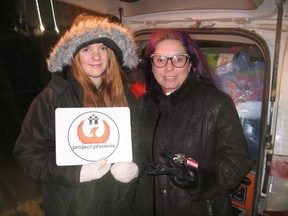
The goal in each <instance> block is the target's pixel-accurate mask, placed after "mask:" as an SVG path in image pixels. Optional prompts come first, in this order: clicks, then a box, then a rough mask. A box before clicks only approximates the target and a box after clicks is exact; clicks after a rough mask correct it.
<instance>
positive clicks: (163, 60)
mask: <svg viewBox="0 0 288 216" xmlns="http://www.w3.org/2000/svg"><path fill="white" fill-rule="evenodd" d="M150 58H151V61H152V63H153V65H154V66H155V67H157V68H163V67H165V66H166V65H167V63H168V61H169V60H170V61H171V62H172V64H173V66H175V67H177V68H181V67H184V65H185V64H186V63H187V60H188V59H189V58H190V56H189V55H188V54H175V55H173V56H172V57H167V56H165V55H160V54H152V55H151V56H150Z"/></svg>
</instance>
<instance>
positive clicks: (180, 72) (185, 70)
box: [152, 39, 192, 93]
mask: <svg viewBox="0 0 288 216" xmlns="http://www.w3.org/2000/svg"><path fill="white" fill-rule="evenodd" d="M154 54H160V55H164V56H166V57H172V56H174V55H175V54H186V51H185V48H184V46H183V45H182V43H181V42H180V41H179V40H172V39H170V40H169V39H168V40H163V41H161V42H159V43H158V44H157V46H156V48H155V51H154ZM191 65H192V63H191V62H190V61H189V59H188V60H187V62H186V64H185V65H184V66H183V67H180V68H179V67H178V68H177V67H175V66H174V65H173V64H172V62H171V60H169V61H168V62H167V64H166V66H164V67H162V68H157V67H156V66H155V65H153V64H152V71H153V74H154V77H155V79H156V80H157V82H158V83H159V84H160V85H161V87H162V90H163V91H164V92H165V93H172V92H174V91H175V90H177V89H178V88H179V87H180V86H181V85H182V83H183V82H184V81H185V79H186V78H187V76H188V74H189V70H190V68H191Z"/></svg>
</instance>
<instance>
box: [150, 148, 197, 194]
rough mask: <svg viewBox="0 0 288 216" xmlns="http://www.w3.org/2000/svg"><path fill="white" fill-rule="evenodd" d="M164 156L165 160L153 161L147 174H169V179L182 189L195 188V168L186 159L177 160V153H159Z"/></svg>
mask: <svg viewBox="0 0 288 216" xmlns="http://www.w3.org/2000/svg"><path fill="white" fill-rule="evenodd" d="M160 155H161V156H162V157H165V158H166V160H167V162H166V163H161V162H158V161H154V162H153V164H152V165H151V167H152V168H153V169H152V170H151V171H149V172H148V173H147V174H149V175H156V176H157V175H169V179H170V181H171V182H172V183H173V184H174V185H176V186H177V187H180V188H182V189H188V188H190V189H195V190H196V189H197V187H198V172H197V169H196V168H192V167H191V166H189V165H187V163H186V160H183V159H181V160H177V159H179V157H177V155H174V154H171V153H168V152H164V153H161V154H160Z"/></svg>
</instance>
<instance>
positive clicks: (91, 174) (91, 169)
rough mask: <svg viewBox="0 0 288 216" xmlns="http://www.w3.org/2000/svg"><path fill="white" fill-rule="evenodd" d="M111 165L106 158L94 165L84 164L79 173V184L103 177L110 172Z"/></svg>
mask: <svg viewBox="0 0 288 216" xmlns="http://www.w3.org/2000/svg"><path fill="white" fill-rule="evenodd" d="M110 167H111V164H110V163H107V159H106V158H102V159H100V160H98V161H96V162H94V163H90V164H84V165H83V166H82V168H81V171H80V182H89V181H92V180H96V179H99V178H101V177H102V176H104V175H105V174H106V173H107V172H108V171H109V170H110Z"/></svg>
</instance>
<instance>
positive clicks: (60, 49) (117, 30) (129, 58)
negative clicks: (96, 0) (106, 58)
mask: <svg viewBox="0 0 288 216" xmlns="http://www.w3.org/2000/svg"><path fill="white" fill-rule="evenodd" d="M100 38H108V39H110V40H112V41H114V42H115V44H116V45H117V46H118V47H119V48H120V50H121V51H122V56H123V59H122V62H123V65H122V66H125V67H128V68H130V69H132V68H134V67H135V66H136V65H137V64H138V57H137V54H136V44H135V42H134V40H133V36H132V34H131V33H130V32H129V31H128V29H126V28H124V27H123V26H121V25H120V24H117V23H111V22H109V21H108V20H107V19H100V20H98V21H91V20H86V21H83V22H80V23H79V24H78V25H74V26H72V27H71V29H70V30H68V31H66V32H65V34H64V35H63V36H62V37H61V38H60V40H59V42H58V43H57V44H56V45H55V47H54V48H53V49H52V52H51V53H50V57H49V58H48V59H47V63H48V70H49V71H50V72H57V71H61V70H62V69H63V68H64V67H65V66H67V65H71V63H72V60H73V57H74V55H75V54H76V51H77V49H78V47H80V46H81V45H82V44H84V43H87V42H89V41H93V40H95V39H100ZM110 48H111V49H113V47H110ZM113 50H114V49H113ZM117 57H119V55H118V56H117Z"/></svg>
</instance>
